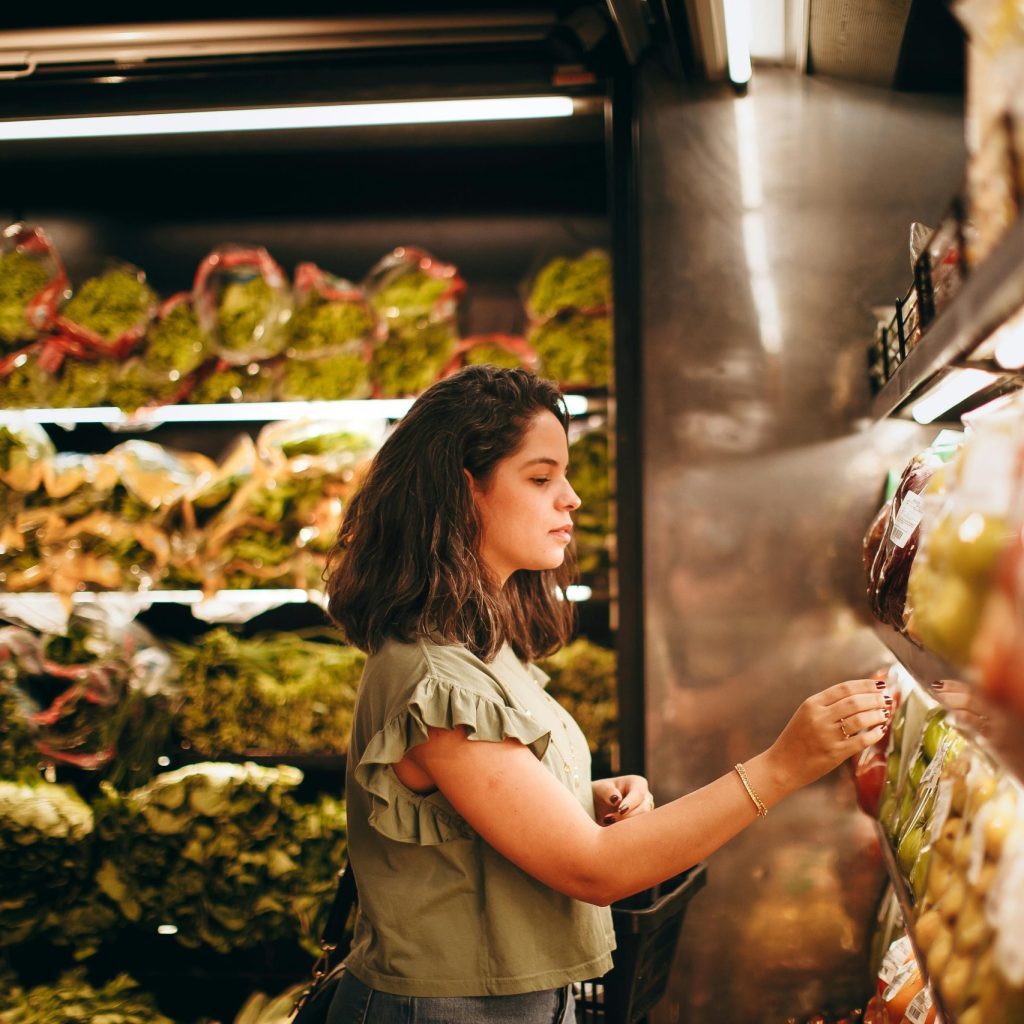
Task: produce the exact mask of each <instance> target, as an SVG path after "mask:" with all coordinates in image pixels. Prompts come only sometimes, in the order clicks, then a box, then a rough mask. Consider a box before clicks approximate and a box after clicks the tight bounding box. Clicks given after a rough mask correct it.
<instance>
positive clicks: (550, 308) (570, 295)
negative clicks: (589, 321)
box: [527, 249, 612, 320]
mask: <svg viewBox="0 0 1024 1024" xmlns="http://www.w3.org/2000/svg"><path fill="white" fill-rule="evenodd" d="M611 270H612V268H611V259H610V258H609V256H608V253H607V252H605V251H604V250H603V249H591V250H590V251H589V252H587V253H584V254H583V256H581V257H580V258H579V259H576V260H572V259H567V258H565V257H558V258H557V259H553V260H551V261H550V262H549V263H548V264H546V265H545V266H544V267H543V269H542V270H541V271H540V273H539V274H538V275H537V277H536V279H535V280H534V282H533V287H532V288H531V289H530V296H529V299H528V300H527V307H528V309H529V312H530V317H531V319H534V320H536V319H543V318H546V317H549V316H553V315H554V314H555V313H559V312H562V311H563V310H591V311H595V312H596V311H601V312H604V311H606V310H607V308H608V306H610V305H611V301H612V277H611Z"/></svg>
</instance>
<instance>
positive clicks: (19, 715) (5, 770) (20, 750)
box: [0, 673, 40, 782]
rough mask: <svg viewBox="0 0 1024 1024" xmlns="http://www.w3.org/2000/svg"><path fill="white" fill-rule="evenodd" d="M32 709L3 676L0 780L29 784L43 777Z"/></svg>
mask: <svg viewBox="0 0 1024 1024" xmlns="http://www.w3.org/2000/svg"><path fill="white" fill-rule="evenodd" d="M30 713H31V708H30V707H28V706H26V702H25V701H24V699H23V698H22V697H21V696H20V695H19V694H18V691H17V690H16V689H15V688H14V686H13V685H12V684H11V682H10V680H9V679H8V678H6V673H5V674H4V676H0V778H3V779H9V780H12V781H22V782H28V781H30V780H33V779H37V778H38V777H39V761H40V758H39V754H38V753H37V752H36V745H35V730H34V729H33V728H32V727H31V726H30V725H29V721H28V716H29V714H30Z"/></svg>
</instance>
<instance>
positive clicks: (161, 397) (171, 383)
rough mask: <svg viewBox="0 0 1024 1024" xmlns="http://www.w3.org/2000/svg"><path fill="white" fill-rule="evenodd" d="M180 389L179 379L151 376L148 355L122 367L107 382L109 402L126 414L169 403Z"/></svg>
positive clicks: (130, 360)
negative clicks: (156, 403) (161, 403)
mask: <svg viewBox="0 0 1024 1024" xmlns="http://www.w3.org/2000/svg"><path fill="white" fill-rule="evenodd" d="M180 389H181V381H180V380H172V379H171V377H170V376H169V375H167V374H164V375H162V376H158V375H157V374H154V373H153V371H152V370H151V369H150V368H149V364H148V355H147V356H146V357H144V358H143V357H140V358H138V359H129V360H128V361H127V362H126V363H122V364H121V366H120V368H119V370H118V372H117V375H116V376H115V377H114V379H113V380H112V381H111V382H110V394H109V397H108V401H109V402H110V403H111V404H112V405H116V406H117V407H118V408H119V409H123V410H124V411H125V412H134V411H135V410H136V409H141V408H142V407H143V406H144V405H149V404H150V403H152V402H170V401H172V400H173V398H174V396H175V395H176V394H177V393H178V391H179V390H180Z"/></svg>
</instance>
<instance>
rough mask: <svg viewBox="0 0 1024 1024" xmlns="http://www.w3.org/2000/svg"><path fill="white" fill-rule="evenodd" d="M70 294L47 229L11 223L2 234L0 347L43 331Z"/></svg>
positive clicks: (9, 346)
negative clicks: (45, 230)
mask: <svg viewBox="0 0 1024 1024" xmlns="http://www.w3.org/2000/svg"><path fill="white" fill-rule="evenodd" d="M69 294H70V290H69V288H68V278H67V274H66V273H65V271H64V266H63V264H62V263H61V260H60V256H59V255H58V254H57V250H56V249H55V248H54V247H53V244H52V243H51V242H50V240H49V238H47V236H46V232H44V231H43V229H42V228H39V227H35V226H33V225H31V224H10V225H8V226H7V227H6V228H5V229H4V231H3V234H0V351H3V350H4V349H17V348H21V347H23V346H24V345H25V344H26V343H27V342H30V341H34V340H36V339H37V338H39V337H40V336H41V335H43V334H44V333H45V332H46V331H47V330H48V329H49V327H50V325H51V324H52V323H53V320H54V317H55V316H56V315H57V307H58V306H59V305H60V303H61V302H62V301H64V299H66V298H67V296H68V295H69Z"/></svg>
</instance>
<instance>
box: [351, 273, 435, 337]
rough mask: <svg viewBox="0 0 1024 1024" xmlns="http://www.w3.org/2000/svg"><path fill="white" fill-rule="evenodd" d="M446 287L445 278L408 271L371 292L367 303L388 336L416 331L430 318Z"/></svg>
mask: <svg viewBox="0 0 1024 1024" xmlns="http://www.w3.org/2000/svg"><path fill="white" fill-rule="evenodd" d="M450 287H451V281H450V280H449V279H448V278H445V277H431V276H430V275H429V274H427V273H424V271H422V270H417V269H411V270H407V271H406V272H404V273H401V274H397V275H395V277H394V278H393V279H392V281H391V283H390V284H387V285H385V286H384V287H383V288H381V289H380V290H379V291H376V292H374V294H373V295H372V296H371V298H370V303H371V305H372V306H373V308H374V309H375V310H376V312H377V315H378V316H380V317H383V318H384V319H385V320H386V321H387V324H388V330H389V332H390V331H394V330H400V329H402V328H407V327H417V326H421V325H422V324H423V323H424V322H425V321H429V320H431V319H432V318H433V316H434V313H435V307H436V305H437V302H438V300H439V299H440V298H441V296H442V295H444V293H445V292H446V291H448V289H449V288H450Z"/></svg>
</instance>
